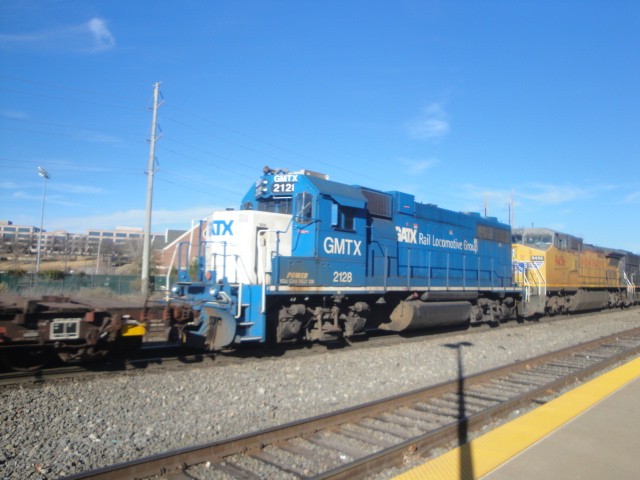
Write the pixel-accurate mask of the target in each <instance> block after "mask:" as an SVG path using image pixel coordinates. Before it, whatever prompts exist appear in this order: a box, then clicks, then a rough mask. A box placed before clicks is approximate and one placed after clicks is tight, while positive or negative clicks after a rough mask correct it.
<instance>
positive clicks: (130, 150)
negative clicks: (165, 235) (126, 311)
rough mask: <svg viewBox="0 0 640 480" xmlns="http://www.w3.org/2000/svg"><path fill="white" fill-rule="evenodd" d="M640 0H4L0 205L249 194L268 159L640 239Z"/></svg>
mask: <svg viewBox="0 0 640 480" xmlns="http://www.w3.org/2000/svg"><path fill="white" fill-rule="evenodd" d="M639 51H640V2H637V1H615V0H614V1H611V0H602V1H588V0H575V1H568V0H567V1H559V0H555V1H519V2H512V1H506V0H505V1H428V0H422V1H418V0H416V1H412V0H407V1H371V0H369V1H344V0H343V1H330V0H324V1H322V2H313V1H293V0H291V1H287V0H281V1H269V0H260V1H257V0H256V1H251V0H248V1H204V0H202V1H195V0H193V1H188V0H187V1H184V0H183V1H181V2H170V1H164V0H157V1H153V2H151V1H135V2H131V1H118V0H114V1H91V0H86V1H85V0H82V1H80V0H78V1H71V0H48V1H39V0H29V1H27V0H24V1H18V0H3V1H2V2H0V219H2V220H12V221H13V222H14V223H16V224H28V225H39V223H40V215H41V207H42V194H43V187H44V180H43V179H42V178H41V177H39V176H38V172H37V168H38V166H43V167H44V168H46V169H47V170H48V171H49V173H50V175H51V179H50V180H48V182H47V186H46V188H47V190H46V206H45V214H44V228H45V229H46V230H49V231H52V230H55V229H65V230H67V231H71V232H80V233H81V232H85V231H86V229H88V228H114V227H116V226H135V227H142V226H143V225H144V214H145V206H146V192H147V178H146V173H145V172H146V170H147V163H148V158H149V143H148V140H149V138H150V127H151V110H150V107H151V105H152V94H153V84H154V83H155V82H161V93H162V97H163V104H162V106H161V107H160V109H159V111H158V121H159V125H160V128H161V130H162V133H161V137H160V139H159V141H158V142H157V150H156V158H157V166H156V168H157V171H156V174H155V186H154V202H153V217H152V218H153V221H152V224H153V227H152V228H153V231H154V232H159V233H161V232H163V231H164V230H165V229H166V228H187V227H188V226H189V225H190V223H191V220H192V219H196V218H201V217H204V216H205V215H207V214H208V213H209V212H210V211H212V210H215V209H220V208H226V207H238V205H239V203H240V199H241V197H242V196H243V194H244V193H245V192H246V191H247V190H248V189H249V188H250V186H251V185H252V184H253V182H254V181H255V180H256V178H257V177H258V176H259V175H260V173H261V171H262V168H263V167H264V166H265V165H269V166H271V167H282V168H288V169H290V170H297V169H309V170H315V171H320V172H323V173H327V174H329V175H330V177H331V178H332V179H333V180H337V181H343V182H346V183H353V184H361V185H364V186H368V187H371V188H377V189H381V190H400V191H405V192H409V193H413V194H415V196H416V198H417V200H419V201H422V202H426V203H436V204H438V205H440V206H442V207H444V208H449V209H452V210H461V211H480V212H482V211H484V209H485V205H487V208H488V212H489V214H490V215H492V216H496V217H498V218H499V219H500V220H502V221H505V222H506V221H508V218H509V207H508V205H509V202H510V199H511V198H513V199H514V217H515V226H531V225H532V224H533V225H535V226H548V227H552V228H555V229H558V230H562V231H566V232H569V233H572V234H575V235H579V236H582V237H584V238H585V241H587V242H589V243H595V244H599V245H606V246H611V247H618V248H625V249H628V250H633V251H636V252H640V221H639V219H640V215H639V213H638V212H639V211H640V55H639V54H638V52H639Z"/></svg>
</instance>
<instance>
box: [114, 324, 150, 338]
mask: <svg viewBox="0 0 640 480" xmlns="http://www.w3.org/2000/svg"><path fill="white" fill-rule="evenodd" d="M120 332H121V333H122V336H123V337H142V336H144V334H145V333H147V330H146V328H145V327H144V325H142V324H140V323H139V324H137V325H123V326H122V327H121V328H120Z"/></svg>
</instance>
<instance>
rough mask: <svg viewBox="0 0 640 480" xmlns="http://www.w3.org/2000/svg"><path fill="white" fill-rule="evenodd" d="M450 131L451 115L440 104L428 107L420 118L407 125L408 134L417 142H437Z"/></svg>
mask: <svg viewBox="0 0 640 480" xmlns="http://www.w3.org/2000/svg"><path fill="white" fill-rule="evenodd" d="M450 130H451V127H450V124H449V115H448V114H447V112H445V110H444V109H443V108H442V105H440V104H439V103H432V104H431V105H429V106H427V107H426V108H425V109H424V110H423V112H422V114H420V115H419V116H418V118H416V119H414V120H413V121H411V122H409V123H408V124H407V133H408V134H409V136H410V137H411V138H414V139H416V140H437V139H439V138H442V137H444V136H446V135H448V134H449V131H450Z"/></svg>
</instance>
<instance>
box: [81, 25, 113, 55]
mask: <svg viewBox="0 0 640 480" xmlns="http://www.w3.org/2000/svg"><path fill="white" fill-rule="evenodd" d="M86 26H87V27H88V29H89V32H91V34H92V35H93V40H94V45H95V47H96V49H98V50H109V49H111V48H113V47H115V46H116V40H115V38H113V35H112V34H111V32H110V31H109V29H108V28H107V23H106V22H105V21H104V20H102V19H101V18H92V19H91V20H89V21H88V22H87V24H86Z"/></svg>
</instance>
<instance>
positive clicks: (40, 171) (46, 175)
mask: <svg viewBox="0 0 640 480" xmlns="http://www.w3.org/2000/svg"><path fill="white" fill-rule="evenodd" d="M38 175H40V176H41V177H42V178H44V187H43V188H42V212H41V214H40V231H39V232H38V253H37V256H36V273H38V272H39V271H40V251H41V248H42V225H43V223H44V199H45V196H46V194H47V180H49V179H50V178H51V176H50V175H49V172H47V171H46V170H45V169H44V168H42V167H38Z"/></svg>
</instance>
